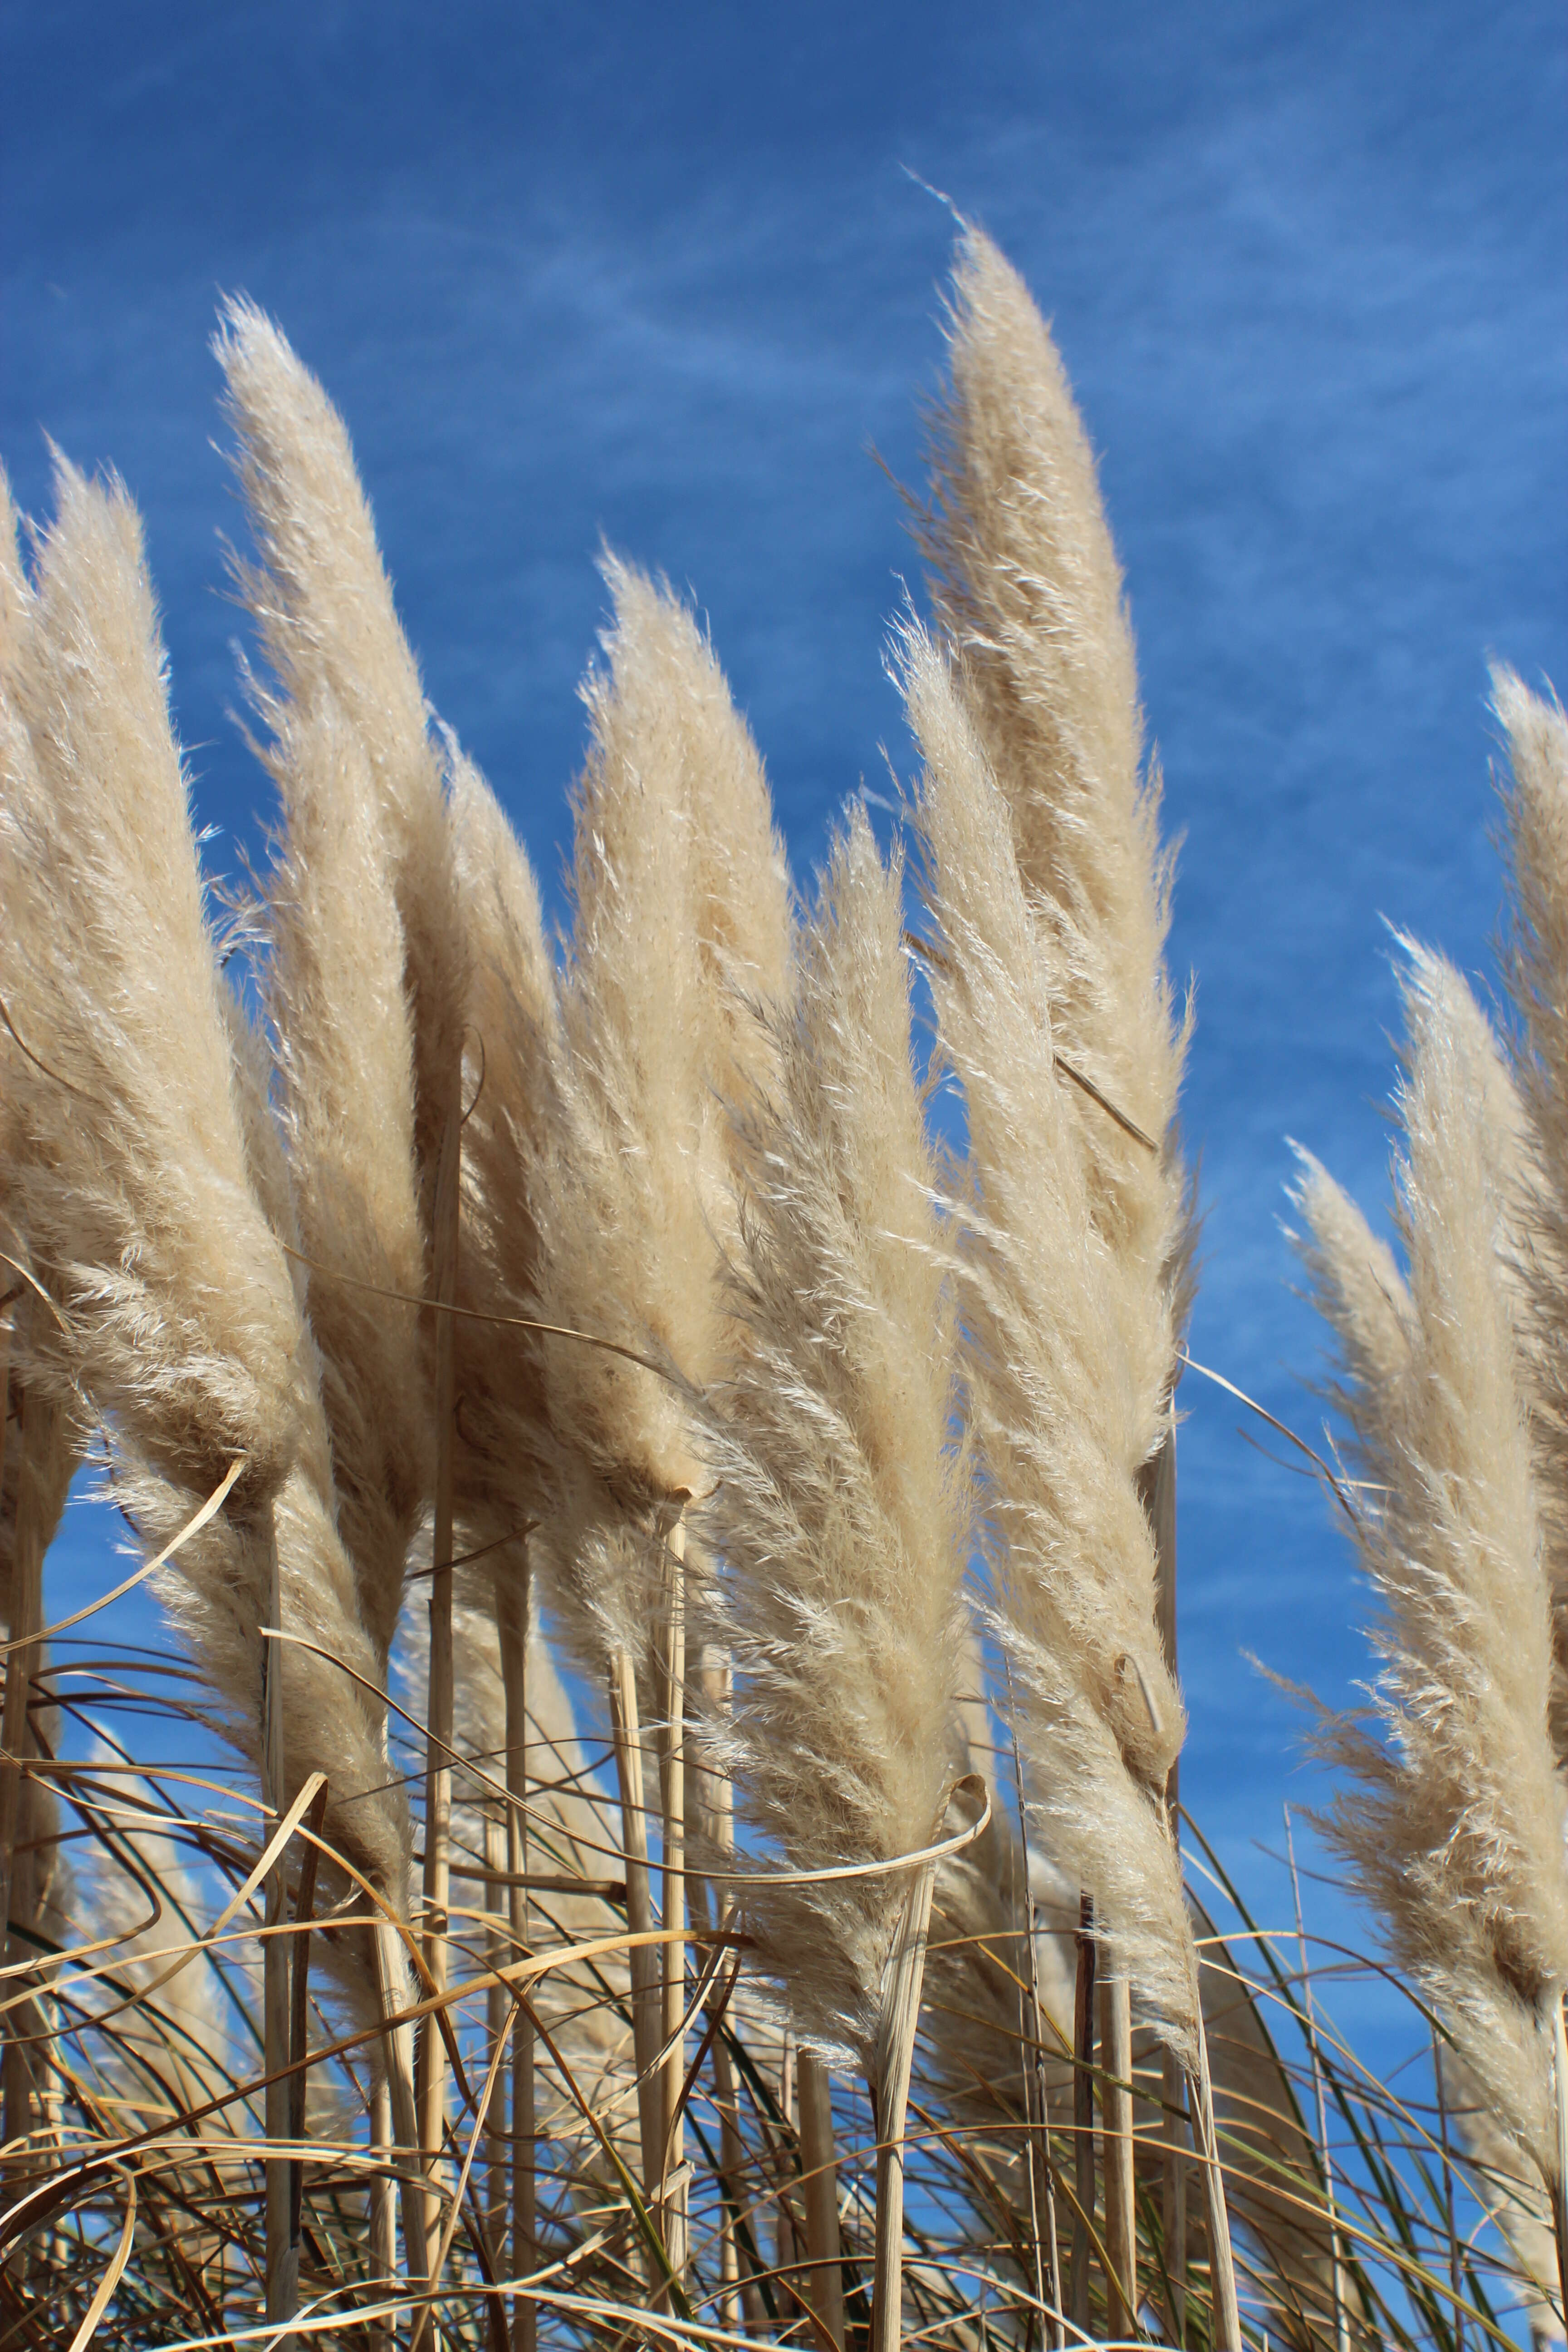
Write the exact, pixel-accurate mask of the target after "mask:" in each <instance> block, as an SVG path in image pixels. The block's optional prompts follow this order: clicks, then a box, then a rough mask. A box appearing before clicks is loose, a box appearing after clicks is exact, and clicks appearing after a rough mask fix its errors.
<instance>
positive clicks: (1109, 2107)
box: [1100, 1977, 1138, 2336]
mask: <svg viewBox="0 0 1568 2352" xmlns="http://www.w3.org/2000/svg"><path fill="white" fill-rule="evenodd" d="M1100 2074H1101V2078H1102V2079H1101V2084H1100V2144H1101V2147H1102V2150H1103V2164H1104V2172H1105V2252H1106V2259H1107V2263H1108V2264H1109V2269H1108V2272H1107V2275H1106V2282H1105V2289H1106V2326H1107V2328H1108V2329H1109V2331H1110V2334H1111V2335H1112V2336H1130V2335H1131V2332H1132V2324H1133V2318H1134V2315H1135V2314H1136V2312H1137V2309H1138V2263H1137V2207H1136V2200H1135V2194H1134V2190H1133V2185H1132V2002H1131V1989H1130V1987H1129V1985H1128V1982H1127V1979H1126V1978H1125V1977H1108V1978H1105V1979H1102V1980H1101V1983H1100Z"/></svg>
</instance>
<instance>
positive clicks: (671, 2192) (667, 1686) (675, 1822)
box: [655, 1511, 687, 2278]
mask: <svg viewBox="0 0 1568 2352" xmlns="http://www.w3.org/2000/svg"><path fill="white" fill-rule="evenodd" d="M664 1549H665V1560H664V1592H663V1597H662V1599H663V1605H662V1608H661V1611H660V1616H659V1632H658V1643H657V1645H656V1653H655V1656H656V1669H657V1676H658V1707H659V1712H660V1714H661V1716H662V1717H663V1718H664V1730H663V1735H662V1738H661V1740H660V1752H659V1798H660V1804H661V1808H662V1814H663V1819H662V1823H661V1850H660V1862H661V1864H662V1876H661V1884H662V1890H663V1903H662V1906H661V1910H660V1925H661V1926H662V1927H664V1928H665V1930H666V1931H667V1933H668V1932H670V1931H678V1930H679V1929H680V1928H682V1927H684V1926H685V1924H686V1738H687V1734H686V1518H685V1513H684V1511H682V1512H680V1513H679V1514H678V1515H677V1517H676V1519H675V1523H674V1525H673V1526H672V1527H671V1528H669V1530H668V1534H667V1535H666V1537H665V1539H664ZM659 1958H660V1979H661V1986H662V1994H663V1999H662V2006H661V2013H660V2018H659V2043H660V2047H661V2049H662V2051H663V2053H664V2055H663V2059H662V2063H661V2065H660V2070H659V2082H658V2130H659V2161H658V2210H659V2212H660V2214H661V2215H662V2217H663V2225H664V2243H665V2251H666V2252H667V2253H668V2256H669V2263H670V2268H671V2269H672V2270H673V2271H674V2273H675V2274H676V2276H677V2277H678V2278H679V2276H680V2274H681V2273H682V2272H683V2271H684V2270H685V2268H686V2260H687V2210H686V2209H687V2195H686V2177H685V2164H684V2159H683V2156H682V2145H683V2142H682V2130H681V2115H682V2101H681V2094H682V2091H683V2090H684V2088H685V2083H686V2045H685V2036H684V2032H683V2031H682V2021H683V2020H684V2017H685V2014H686V1947H685V1945H684V1944H683V1943H679V1942H677V1943H666V1944H665V1945H664V1946H663V1947H662V1948H661V1952H660V1956H659Z"/></svg>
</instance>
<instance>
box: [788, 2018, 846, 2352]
mask: <svg viewBox="0 0 1568 2352" xmlns="http://www.w3.org/2000/svg"><path fill="white" fill-rule="evenodd" d="M798 2082H799V2098H800V2164H801V2172H802V2176H803V2179H802V2184H801V2185H802V2188H803V2190H804V2192H805V2255H806V2261H807V2263H808V2264H809V2265H810V2267H809V2269H808V2271H807V2273H806V2300H807V2302H808V2303H809V2304H810V2305H811V2308H812V2313H813V2315H814V2319H815V2325H816V2341H817V2345H818V2347H819V2352H844V2272H843V2268H842V2265H841V2256H842V2248H841V2245H840V2243H839V2236H838V2155H837V2148H836V2147H835V2145H834V2138H833V2084H832V2081H831V2078H830V2077H829V2075H828V2072H827V2069H826V2066H825V2065H824V2064H823V2063H822V2061H821V2059H820V2058H818V2057H816V2054H815V2053H813V2052H812V2051H810V2050H803V2051H802V2052H801V2053H800V2060H799V2076H798Z"/></svg>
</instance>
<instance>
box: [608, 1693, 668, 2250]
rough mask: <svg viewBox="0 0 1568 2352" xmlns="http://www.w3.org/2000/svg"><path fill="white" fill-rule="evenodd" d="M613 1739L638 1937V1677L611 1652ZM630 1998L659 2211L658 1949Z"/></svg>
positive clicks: (643, 1828)
mask: <svg viewBox="0 0 1568 2352" xmlns="http://www.w3.org/2000/svg"><path fill="white" fill-rule="evenodd" d="M608 1694H609V1707H610V1736H611V1739H612V1741H613V1743H614V1746H615V1751H616V1780H617V1782H618V1784H619V1788H620V1798H621V1851H622V1853H623V1856H624V1858H625V1864H626V1927H627V1929H628V1931H629V1932H630V1933H631V1934H632V1935H634V1936H644V1935H647V1934H648V1933H649V1932H650V1931H651V1929H652V1927H653V1924H654V1920H653V1890H652V1887H651V1885H650V1884H649V1880H648V1865H647V1810H646V1801H645V1794H644V1787H643V1748H642V1739H641V1736H640V1725H639V1721H638V1710H637V1675H636V1672H635V1671H634V1669H633V1665H632V1661H631V1658H630V1656H629V1655H628V1654H627V1653H626V1651H625V1650H619V1649H617V1650H616V1651H614V1652H612V1654H611V1657H610V1663H609V1670H608ZM629 1958H630V1963H631V1993H632V2053H633V2058H634V2062H635V2063H636V2066H637V2125H638V2131H639V2136H640V2139H641V2146H642V2169H643V2194H644V2197H645V2198H646V2200H647V2202H648V2204H649V2205H650V2207H656V2206H657V2202H658V2189H659V2182H660V2179H661V2177H662V2173H663V2149H664V2133H663V2123H664V2116H663V2106H662V2101H661V2097H660V2093H659V2077H658V2050H659V2040H660V2036H659V2021H660V2017H661V2014H662V2008H661V2001H660V1995H659V1982H658V1958H657V1955H656V1953H655V1950H654V1948H653V1947H652V1946H651V1945H648V1944H635V1945H634V1946H633V1947H632V1949H631V1952H630V1954H629Z"/></svg>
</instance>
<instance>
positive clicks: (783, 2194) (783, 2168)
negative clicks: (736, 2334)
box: [773, 2025, 800, 2281]
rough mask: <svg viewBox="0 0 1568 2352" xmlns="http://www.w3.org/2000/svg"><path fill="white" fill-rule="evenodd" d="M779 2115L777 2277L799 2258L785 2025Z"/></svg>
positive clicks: (791, 2074)
mask: <svg viewBox="0 0 1568 2352" xmlns="http://www.w3.org/2000/svg"><path fill="white" fill-rule="evenodd" d="M779 2115H780V2116H781V2117H782V2119H783V2122H784V2137H783V2140H782V2141H781V2143H780V2146H779V2151H778V2180H777V2190H776V2195H775V2198H774V2201H773V2268H774V2269H775V2270H776V2271H777V2272H778V2273H779V2276H780V2278H781V2279H784V2280H785V2281H787V2280H788V2277H789V2273H791V2272H792V2271H793V2270H794V2268H795V2264H796V2263H797V2262H798V2261H799V2260H800V2244H799V2241H798V2239H797V2237H796V2234H795V2207H794V2206H793V2204H792V2203H791V2202H790V2189H791V2188H792V2187H793V2185H794V2181H795V2172H794V2170H792V2168H791V2164H790V2143H791V2141H792V2140H793V2141H794V2143H795V2158H797V2159H798V2158H799V2156H800V2133H799V2130H798V2128H797V2127H796V2125H795V2028H794V2027H793V2026H789V2025H786V2026H785V2028H784V2055H783V2056H782V2058H781V2059H780V2061H779Z"/></svg>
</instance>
